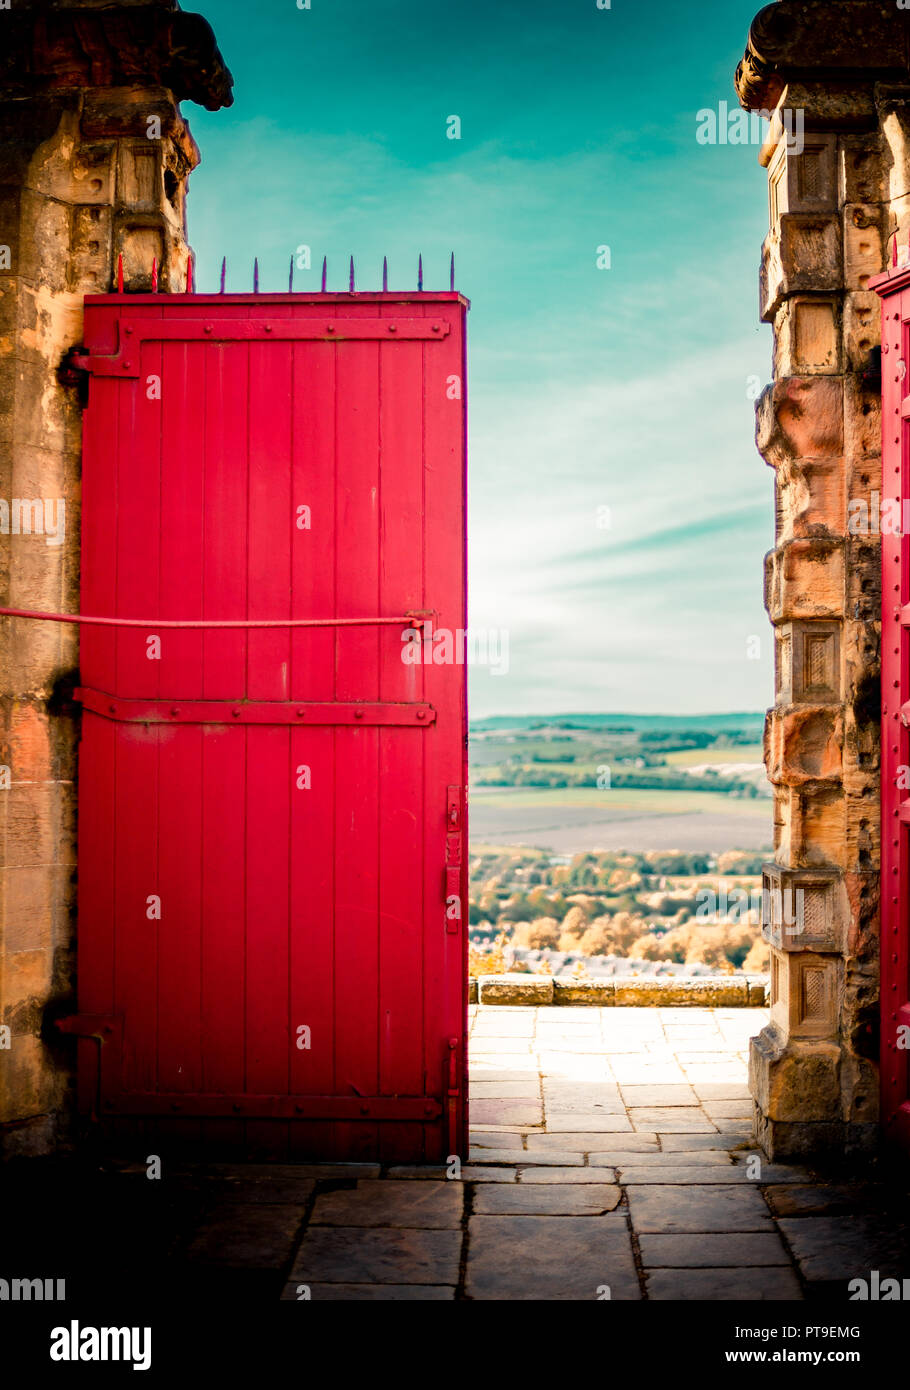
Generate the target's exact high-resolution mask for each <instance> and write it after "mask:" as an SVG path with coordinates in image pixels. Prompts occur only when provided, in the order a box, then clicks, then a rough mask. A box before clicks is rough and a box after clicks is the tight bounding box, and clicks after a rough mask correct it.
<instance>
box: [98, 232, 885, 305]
mask: <svg viewBox="0 0 910 1390" xmlns="http://www.w3.org/2000/svg"><path fill="white" fill-rule="evenodd" d="M895 247H896V238H895ZM226 279H227V257H226V256H222V258H221V270H220V274H219V277H218V293H219V294H224V293H226ZM423 279H424V274H423V253H422V252H418V255H417V291H418V293H419V294H422V293H423ZM151 286H152V293H153V294H158V293H159V292H160V288H161V275H160V267H159V263H158V258H157V257H156V256H153V257H152V265H151ZM319 288H320V291H321V293H322V294H326V293H328V257H327V256H323V258H322V275H321V279H320V286H319ZM347 290H348V293H349V294H355V293H356V284H355V267H354V257H353V256H350V257H349V259H348V284H347ZM449 290H450V292H452V293H454V291H455V252H454V251H452V252H451V254H450V256H449ZM184 292H185V293H186V294H195V293H196V292H197V284H196V269H195V259H194V257H193V254H192V252H190V253H189V255H188V257H187V265H186V279H185V283H184ZM259 292H260V289H259V257H258V256H254V258H253V293H254V294H259ZM116 293H117V294H124V293H125V287H124V273H123V256H122V254H121V255H119V256H118V257H117V271H116ZM266 293H267V291H266ZM288 293H289V294H294V293H295V290H294V257H293V256H291V258H290V264H289V266H288ZM298 293H301V294H305V293H309V291H307V290H299V291H298ZM382 293H383V294H388V293H389V258H388V256H383V258H382ZM392 293H395V291H392Z"/></svg>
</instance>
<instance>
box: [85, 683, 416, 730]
mask: <svg viewBox="0 0 910 1390" xmlns="http://www.w3.org/2000/svg"><path fill="white" fill-rule="evenodd" d="M74 698H75V699H76V700H79V701H80V702H81V704H82V705H83V706H84V708H85V709H87V710H91V712H92V714H100V715H102V716H103V718H105V719H117V720H122V721H123V722H124V723H127V724H364V725H375V724H414V725H419V726H421V727H424V728H425V727H426V726H427V725H428V724H435V722H436V711H435V709H434V708H433V706H432V705H421V704H403V703H398V704H393V703H390V702H384V703H374V704H369V703H367V702H358V701H354V700H350V701H340V700H338V701H323V702H313V701H305V700H304V701H294V702H290V701H289V702H283V701H280V700H121V699H120V698H119V697H118V696H116V695H107V694H105V693H104V691H103V690H89V689H87V688H86V687H83V686H80V687H79V689H77V690H76V691H75V692H74Z"/></svg>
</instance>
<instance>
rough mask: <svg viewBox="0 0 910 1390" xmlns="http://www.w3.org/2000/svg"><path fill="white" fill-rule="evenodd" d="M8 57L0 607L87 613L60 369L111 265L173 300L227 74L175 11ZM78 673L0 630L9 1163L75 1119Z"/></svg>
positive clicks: (88, 9) (51, 643)
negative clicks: (201, 146)
mask: <svg viewBox="0 0 910 1390" xmlns="http://www.w3.org/2000/svg"><path fill="white" fill-rule="evenodd" d="M0 45H2V57H0V479H2V483H0V518H2V516H3V506H2V503H3V502H6V503H7V504H8V505H9V507H10V509H11V516H10V519H9V524H8V525H6V526H5V527H3V528H2V531H3V533H2V534H0V593H2V595H3V598H2V600H0V602H2V604H3V606H7V607H17V608H27V609H43V610H51V611H54V612H78V610H79V493H80V460H81V405H80V399H79V389H78V387H77V386H73V385H64V384H63V383H62V382H61V381H60V380H59V379H58V368H59V367H60V364H61V361H62V359H63V357H64V355H65V353H66V352H67V350H68V349H69V348H71V347H73V346H75V345H78V344H79V343H80V342H81V337H82V296H83V295H84V294H87V293H98V292H107V291H109V290H111V289H112V288H114V286H115V274H116V265H117V258H118V256H119V255H121V254H122V256H123V263H124V277H125V288H126V290H127V292H129V291H130V290H133V291H148V290H149V289H150V288H151V267H152V258H153V257H155V258H156V259H157V261H158V264H159V266H160V267H161V271H160V281H159V285H160V288H161V289H162V290H163V291H167V290H168V289H177V288H183V287H184V285H185V276H186V264H187V257H188V249H187V244H186V238H185V197H186V183H187V177H188V175H189V172H190V170H191V169H192V168H193V167H194V166H195V165H196V163H197V162H198V152H197V150H196V147H195V145H194V143H193V141H192V138H191V136H190V134H189V130H188V128H187V126H186V123H185V122H184V120H183V118H182V116H181V114H180V110H179V106H178V98H179V97H180V96H191V97H193V98H194V99H196V100H201V101H203V102H204V103H205V104H206V105H207V106H211V107H217V106H218V105H222V104H226V102H228V101H229V100H230V75H229V74H227V73H226V70H225V69H224V66H223V63H222V61H221V58H220V55H219V54H218V51H217V49H216V48H215V46H214V40H213V39H212V37H211V31H210V30H209V29H208V26H207V25H206V24H205V22H204V21H202V20H200V19H199V17H198V16H194V15H183V14H181V13H180V12H179V11H177V10H176V7H175V6H174V5H172V4H169V3H162V4H156V3H144V4H134V5H131V6H130V5H124V6H120V7H112V8H106V9H102V8H99V7H96V6H92V5H85V6H78V5H67V4H63V5H47V4H38V5H31V6H28V7H23V6H17V8H16V10H15V11H7V12H0ZM177 47H179V48H180V52H181V57H180V59H179V61H178V60H177V59H176V58H175V48H177ZM21 501H24V502H26V503H27V504H31V503H32V502H37V503H39V504H40V505H39V506H38V507H36V508H33V507H31V506H30V505H27V506H26V507H25V508H24V509H22V508H20V507H19V506H17V503H18V502H21ZM77 666H78V632H77V630H76V629H75V628H73V627H71V626H64V625H61V624H58V623H37V622H32V621H26V620H22V619H11V618H3V619H0V670H2V672H3V680H2V696H0V721H2V722H0V765H2V768H4V769H8V773H3V772H0V777H2V778H3V784H4V785H3V788H2V789H0V827H2V828H0V836H2V854H0V1023H2V1024H3V1025H5V1026H6V1027H7V1028H8V1029H9V1034H8V1035H3V1034H0V1149H2V1151H4V1152H7V1153H9V1152H35V1151H41V1150H44V1149H47V1148H48V1147H51V1146H53V1145H54V1144H55V1143H56V1142H57V1141H58V1139H59V1137H60V1130H61V1126H62V1127H63V1128H64V1129H65V1125H66V1117H67V1114H68V1105H67V1098H68V1097H67V1092H68V1089H69V1087H70V1085H71V1081H72V1077H71V1059H72V1042H71V1041H70V1042H65V1041H63V1040H62V1039H61V1038H60V1037H59V1036H58V1034H57V1032H56V1030H55V1028H54V1026H53V1025H54V1021H55V1019H56V1018H58V1017H60V1016H61V1014H63V1013H65V1012H68V1011H69V1010H70V1009H71V1008H72V1007H73V1004H74V986H75V961H74V926H75V922H74V902H75V863H76V859H75V832H76V796H75V775H76V760H75V751H76V738H77V722H76V713H75V710H74V708H73V706H72V704H71V703H70V701H69V700H68V695H69V694H70V692H71V691H72V687H73V685H74V684H75V683H76V671H77ZM7 783H8V785H6V784H7ZM5 1042H8V1044H9V1045H8V1046H5V1045H4V1043H5Z"/></svg>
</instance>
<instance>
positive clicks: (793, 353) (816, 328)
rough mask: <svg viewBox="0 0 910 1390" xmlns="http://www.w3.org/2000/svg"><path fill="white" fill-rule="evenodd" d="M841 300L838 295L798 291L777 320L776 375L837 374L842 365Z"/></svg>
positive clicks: (778, 313) (786, 302) (778, 314)
mask: <svg viewBox="0 0 910 1390" xmlns="http://www.w3.org/2000/svg"><path fill="white" fill-rule="evenodd" d="M839 316H840V304H839V300H838V299H837V298H836V297H835V296H831V297H829V298H822V297H818V298H809V297H808V296H806V295H794V296H793V297H792V298H791V299H787V300H785V301H784V303H783V304H782V305H781V307H780V309H779V310H778V312H777V316H776V318H775V320H774V375H775V377H776V378H780V377H785V376H800V375H810V374H814V373H816V372H819V373H827V374H835V373H837V372H838V371H839V369H840V329H839Z"/></svg>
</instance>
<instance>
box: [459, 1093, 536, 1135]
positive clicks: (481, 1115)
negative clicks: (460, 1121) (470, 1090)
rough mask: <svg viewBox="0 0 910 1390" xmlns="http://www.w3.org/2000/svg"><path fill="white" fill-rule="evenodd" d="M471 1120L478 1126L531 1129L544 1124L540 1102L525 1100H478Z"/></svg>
mask: <svg viewBox="0 0 910 1390" xmlns="http://www.w3.org/2000/svg"><path fill="white" fill-rule="evenodd" d="M471 1118H472V1119H473V1121H474V1122H475V1123H476V1124H487V1125H496V1124H504V1125H523V1126H526V1127H527V1128H528V1129H530V1128H531V1127H532V1126H534V1125H542V1124H543V1107H542V1106H541V1104H540V1102H539V1101H537V1102H536V1103H535V1102H533V1101H525V1100H478V1101H475V1102H474V1103H473V1105H472V1106H471Z"/></svg>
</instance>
